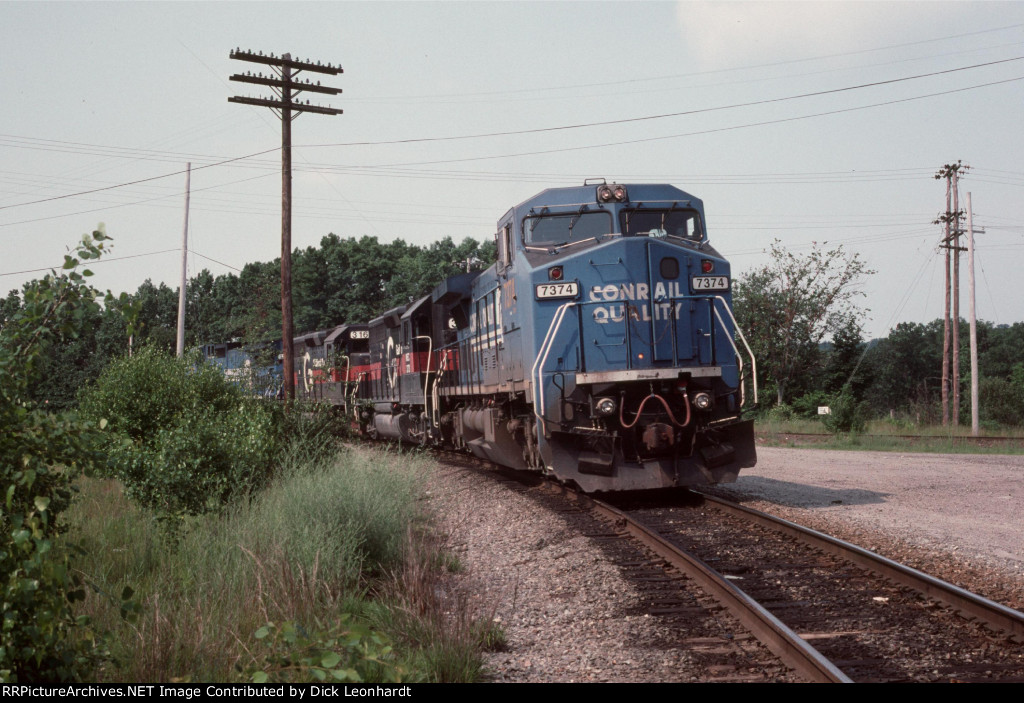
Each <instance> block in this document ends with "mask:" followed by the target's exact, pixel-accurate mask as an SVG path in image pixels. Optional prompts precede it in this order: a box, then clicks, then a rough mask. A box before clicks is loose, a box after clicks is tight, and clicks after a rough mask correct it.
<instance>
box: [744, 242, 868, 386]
mask: <svg viewBox="0 0 1024 703" xmlns="http://www.w3.org/2000/svg"><path fill="white" fill-rule="evenodd" d="M769 255H770V256H771V262H770V263H768V264H766V265H765V266H763V267H762V268H759V269H756V270H754V271H751V272H750V273H749V274H747V275H746V276H744V277H742V278H741V279H739V280H738V281H737V282H736V283H735V286H734V289H733V305H734V308H735V313H736V319H737V321H738V322H739V324H740V327H741V329H743V331H744V333H745V334H746V335H747V339H748V340H749V341H750V343H751V346H752V348H753V350H754V355H755V356H756V358H757V362H758V369H759V370H761V371H762V372H763V373H764V374H765V375H766V376H767V378H768V379H769V380H770V381H772V382H773V383H774V384H775V388H776V400H777V401H778V403H779V404H780V405H781V404H782V403H783V402H784V401H785V400H786V398H787V391H788V390H789V389H790V386H792V385H794V384H796V383H797V382H798V381H799V380H800V379H801V378H802V377H805V376H806V374H807V372H808V370H816V369H817V368H819V366H820V363H821V351H820V344H821V342H822V341H823V340H824V339H825V337H826V335H830V334H831V335H835V334H837V333H839V332H840V331H842V330H845V332H844V334H846V335H850V334H851V333H852V331H853V329H854V328H855V329H856V331H857V333H858V334H859V329H860V321H861V320H862V319H863V317H864V313H865V311H864V310H862V309H860V308H859V307H858V306H857V305H856V299H857V297H859V296H862V295H863V293H862V292H860V291H858V290H857V289H856V288H855V285H856V283H857V282H858V281H859V280H860V278H861V277H862V276H865V275H868V274H871V273H874V272H873V271H870V270H868V269H867V268H866V266H865V264H864V262H863V261H861V259H860V256H859V255H858V254H856V253H854V254H848V253H846V252H845V251H843V248H842V247H841V246H840V247H837V248H835V249H831V250H828V251H825V250H823V249H822V248H821V246H819V245H818V244H817V243H815V244H814V246H813V248H812V250H811V252H810V253H809V254H807V255H806V256H799V255H797V254H794V253H792V252H790V251H787V250H786V249H784V248H783V246H782V243H781V242H779V241H778V240H775V242H773V243H772V246H771V250H770V251H769Z"/></svg>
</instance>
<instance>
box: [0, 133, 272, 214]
mask: <svg viewBox="0 0 1024 703" xmlns="http://www.w3.org/2000/svg"><path fill="white" fill-rule="evenodd" d="M279 149H280V147H274V148H273V149H265V150H263V151H257V152H255V153H253V154H247V155H246V156H236V157H235V158H233V159H225V160H224V161H219V162H217V163H214V164H207V165H205V166H197V167H196V168H194V169H192V170H193V171H199V170H201V169H204V168H212V167H214V166H223V165H224V164H229V163H232V162H234V161H241V160H242V159H250V158H252V157H254V156H262V155H263V154H269V153H270V152H272V151H278V150H279ZM183 173H185V171H184V170H179V171H174V172H172V173H165V174H163V175H161V176H153V177H151V178H140V179H138V180H135V181H128V182H127V183H118V184H117V185H112V186H106V187H104V188H93V189H92V190H83V191H81V192H80V193H67V194H66V195H55V196H53V197H52V198H43V199H41V200H30V201H28V202H24V203H14V204H13V205H0V210H7V209H9V208H12V207H21V206H23V205H36V204H38V203H48V202H51V201H53V200H62V199H64V198H74V197H77V196H79V195H89V194H90V193H99V192H101V191H104V190H113V189H115V188H124V187H125V186H133V185H137V184H139V183H148V182H149V181H158V180H160V179H162V178H170V177H171V176H180V175H181V174H183Z"/></svg>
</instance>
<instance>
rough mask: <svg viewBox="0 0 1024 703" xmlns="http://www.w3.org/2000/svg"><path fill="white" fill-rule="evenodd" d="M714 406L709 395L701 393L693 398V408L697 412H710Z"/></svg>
mask: <svg viewBox="0 0 1024 703" xmlns="http://www.w3.org/2000/svg"><path fill="white" fill-rule="evenodd" d="M714 404H715V403H714V400H713V399H712V398H711V394H710V393H704V392H703V391H701V392H700V393H697V394H695V395H694V396H693V406H694V407H695V408H697V409H698V410H710V409H711V406H713V405H714Z"/></svg>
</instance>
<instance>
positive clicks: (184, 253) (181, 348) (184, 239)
mask: <svg viewBox="0 0 1024 703" xmlns="http://www.w3.org/2000/svg"><path fill="white" fill-rule="evenodd" d="M191 185H192V163H191V162H189V164H188V166H186V167H185V226H184V227H183V228H182V233H181V288H179V289H178V348H177V352H178V356H182V355H184V353H185V286H186V285H187V284H188V199H189V196H190V195H191V193H192V189H191Z"/></svg>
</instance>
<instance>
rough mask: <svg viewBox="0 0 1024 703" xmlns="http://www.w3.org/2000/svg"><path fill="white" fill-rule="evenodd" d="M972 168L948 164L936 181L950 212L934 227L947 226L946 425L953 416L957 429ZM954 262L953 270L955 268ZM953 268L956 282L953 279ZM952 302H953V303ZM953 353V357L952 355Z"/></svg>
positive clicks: (943, 412)
mask: <svg viewBox="0 0 1024 703" xmlns="http://www.w3.org/2000/svg"><path fill="white" fill-rule="evenodd" d="M969 168H970V166H964V165H963V164H962V163H961V162H960V161H957V162H956V163H955V164H946V165H945V166H943V167H942V168H941V169H940V170H939V172H938V173H936V174H935V179H936V180H939V179H942V178H945V179H946V212H945V213H944V214H942V215H940V216H939V219H937V220H935V221H934V222H933V223H932V224H942V225H943V235H942V244H941V245H940V246H941V247H942V248H943V249H945V250H946V301H945V305H944V308H943V333H942V425H943V426H944V427H946V426H948V425H949V421H950V417H951V416H952V420H953V424H954V426H956V425H958V424H959V422H960V252H961V251H963V247H961V246H960V218H961V217H962V216H963V213H962V212H960V211H959V209H958V208H959V186H958V181H959V174H960V172H961V171H963V172H966V171H967V169H969ZM951 258H952V267H951V266H950V264H951ZM951 268H952V278H951V276H950V273H951ZM951 299H952V300H951ZM950 308H952V318H953V320H952V335H951V334H950V331H951V330H950V327H951V325H950V317H951V315H950ZM950 351H952V355H951V354H950ZM950 356H952V361H953V363H952V366H953V368H952V379H951V378H950ZM950 386H952V390H953V408H952V413H950V398H949V395H950Z"/></svg>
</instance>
